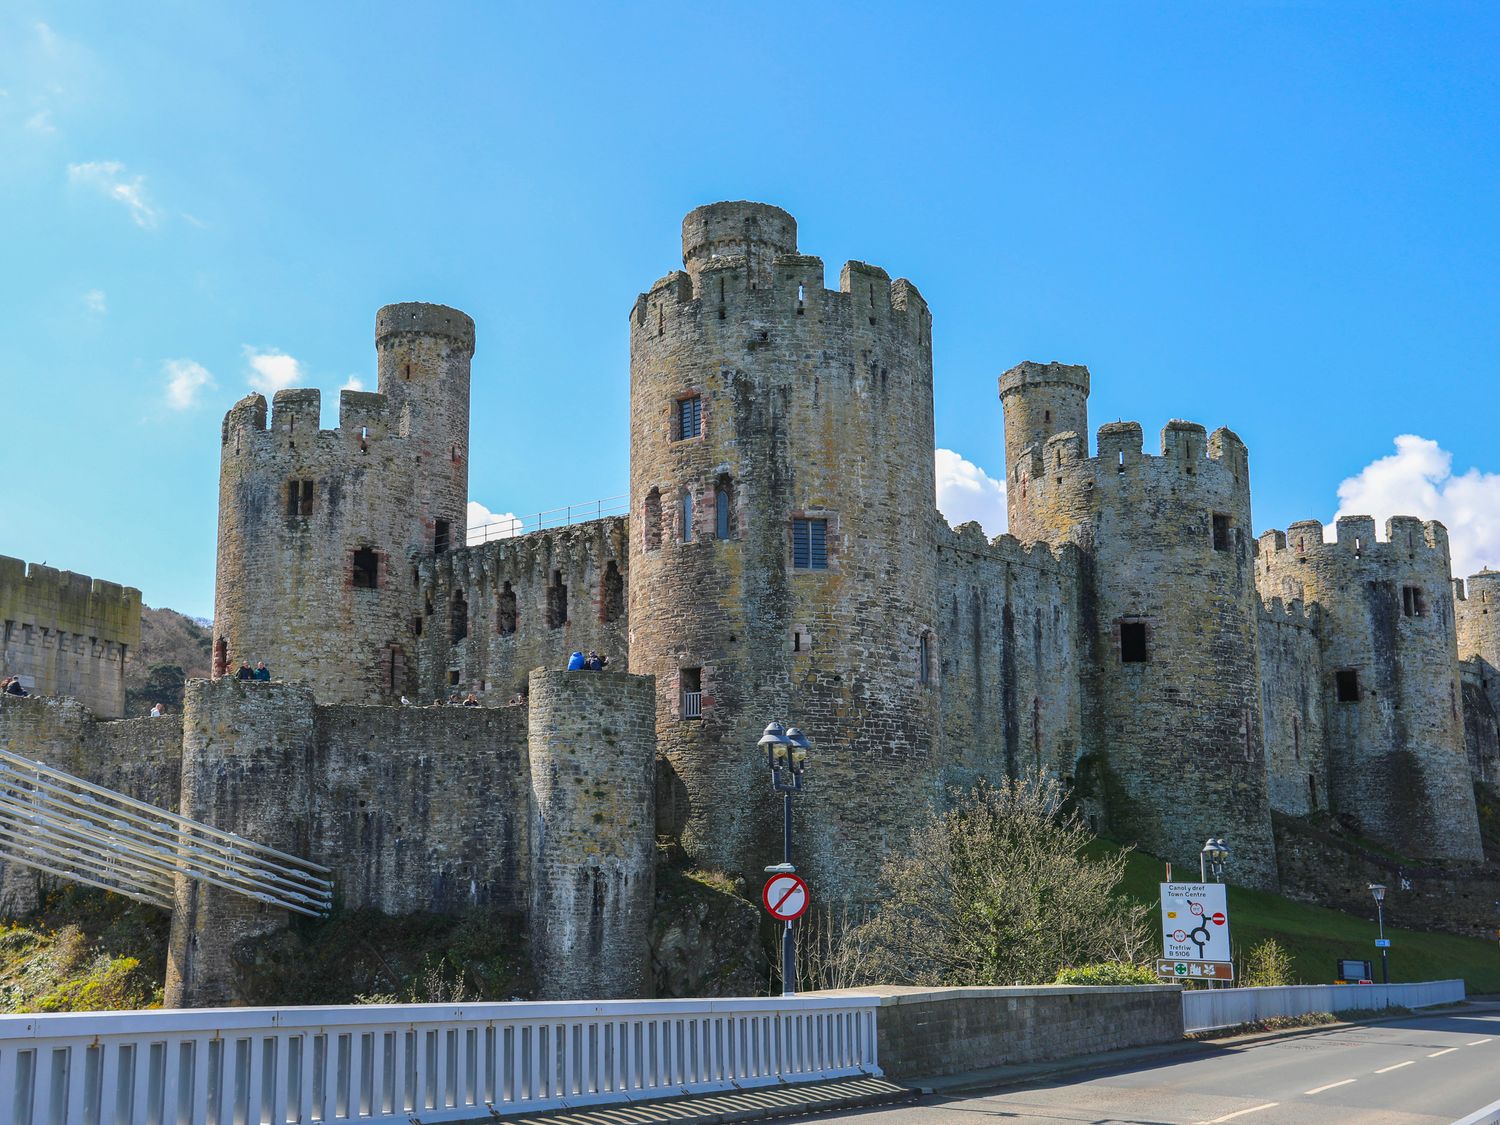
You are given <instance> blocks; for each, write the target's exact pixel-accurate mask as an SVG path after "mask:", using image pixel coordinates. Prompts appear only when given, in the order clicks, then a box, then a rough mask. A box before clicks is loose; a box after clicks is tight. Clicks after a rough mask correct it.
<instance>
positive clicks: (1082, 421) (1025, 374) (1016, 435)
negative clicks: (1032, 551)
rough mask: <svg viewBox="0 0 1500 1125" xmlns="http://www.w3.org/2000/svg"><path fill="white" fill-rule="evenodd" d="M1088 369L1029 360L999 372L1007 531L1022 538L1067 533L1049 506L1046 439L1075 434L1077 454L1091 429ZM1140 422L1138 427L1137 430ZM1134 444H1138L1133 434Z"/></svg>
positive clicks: (1084, 453) (1081, 452)
mask: <svg viewBox="0 0 1500 1125" xmlns="http://www.w3.org/2000/svg"><path fill="white" fill-rule="evenodd" d="M1088 401H1089V369H1088V368H1087V367H1083V366H1075V365H1073V364H1068V363H1032V362H1031V361H1030V360H1027V361H1026V362H1025V363H1019V364H1017V365H1016V366H1015V367H1012V368H1011V369H1010V370H1009V371H1007V372H1006V373H1005V374H1004V375H1001V376H1000V402H1001V404H1002V406H1003V408H1004V411H1005V469H1006V476H1005V479H1006V493H1005V504H1006V511H1007V515H1008V521H1007V522H1008V530H1009V531H1010V534H1012V535H1014V536H1016V537H1017V538H1018V539H1021V540H1028V539H1046V540H1048V541H1049V542H1053V543H1056V542H1059V541H1060V540H1061V539H1063V538H1066V535H1065V530H1066V529H1065V528H1063V527H1062V526H1060V525H1059V523H1060V521H1059V520H1057V519H1056V518H1055V513H1054V512H1052V511H1051V504H1050V503H1049V500H1051V499H1052V497H1051V489H1050V487H1049V485H1048V483H1047V474H1046V470H1045V467H1044V465H1045V462H1046V459H1045V457H1043V454H1044V453H1045V452H1046V446H1047V442H1048V441H1049V440H1050V439H1051V438H1053V437H1056V436H1057V435H1059V434H1072V435H1074V437H1075V439H1077V441H1078V443H1079V446H1080V449H1079V454H1078V455H1079V456H1082V457H1086V456H1088V450H1087V449H1084V448H1082V444H1083V442H1084V441H1085V440H1086V439H1087V437H1088V432H1089V406H1088ZM1139 430H1140V427H1139V426H1137V427H1136V431H1137V434H1139ZM1136 450H1137V452H1139V450H1140V444H1139V438H1138V437H1137V444H1136Z"/></svg>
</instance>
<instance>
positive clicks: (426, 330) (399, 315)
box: [375, 301, 474, 355]
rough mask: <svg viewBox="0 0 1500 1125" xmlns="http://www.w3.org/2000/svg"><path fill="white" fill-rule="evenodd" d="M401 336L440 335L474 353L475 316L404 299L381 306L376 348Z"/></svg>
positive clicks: (391, 343)
mask: <svg viewBox="0 0 1500 1125" xmlns="http://www.w3.org/2000/svg"><path fill="white" fill-rule="evenodd" d="M401 336H437V337H440V338H444V339H447V340H451V341H452V342H453V343H455V344H457V345H458V346H459V348H460V349H461V350H463V351H464V352H465V353H467V354H468V355H473V354H474V319H473V317H471V316H469V314H468V313H465V312H460V311H459V310H458V309H453V308H449V307H448V306H447V305H433V304H428V303H426V302H423V301H405V302H402V303H399V304H394V305H386V306H384V307H383V308H381V309H380V311H379V312H377V313H376V314H375V347H376V348H377V349H385V348H389V347H392V346H394V344H395V342H396V340H397V338H398V337H401Z"/></svg>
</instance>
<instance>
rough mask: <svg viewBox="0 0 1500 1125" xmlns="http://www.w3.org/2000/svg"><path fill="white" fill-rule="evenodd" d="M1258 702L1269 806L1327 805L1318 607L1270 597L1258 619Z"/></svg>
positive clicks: (1306, 809) (1298, 809)
mask: <svg viewBox="0 0 1500 1125" xmlns="http://www.w3.org/2000/svg"><path fill="white" fill-rule="evenodd" d="M1260 678H1261V707H1262V710H1263V712H1264V714H1265V724H1266V768H1267V771H1268V775H1269V776H1268V777H1267V782H1268V785H1269V791H1270V797H1271V808H1273V809H1274V810H1276V811H1277V812H1283V813H1289V814H1291V815H1294V816H1306V815H1308V814H1309V813H1315V812H1320V811H1324V810H1326V809H1327V808H1328V747H1327V740H1326V737H1325V731H1326V727H1325V722H1326V719H1325V711H1326V708H1325V703H1326V698H1327V693H1326V692H1325V691H1324V689H1323V676H1322V656H1321V653H1320V648H1319V642H1318V611H1317V607H1316V606H1314V607H1312V608H1311V609H1305V608H1304V607H1303V605H1302V603H1301V602H1297V601H1294V602H1292V603H1291V604H1290V605H1287V606H1283V605H1282V603H1281V599H1280V598H1273V599H1271V603H1270V605H1268V606H1266V607H1265V612H1264V614H1263V615H1262V617H1261V619H1260Z"/></svg>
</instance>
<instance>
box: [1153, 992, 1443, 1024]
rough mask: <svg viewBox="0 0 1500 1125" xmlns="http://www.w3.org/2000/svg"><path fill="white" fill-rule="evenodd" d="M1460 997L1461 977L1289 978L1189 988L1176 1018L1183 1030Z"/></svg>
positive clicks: (1407, 1005) (1416, 1005)
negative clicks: (1379, 980)
mask: <svg viewBox="0 0 1500 1125" xmlns="http://www.w3.org/2000/svg"><path fill="white" fill-rule="evenodd" d="M1463 998H1464V982H1463V981H1461V980H1429V981H1419V982H1416V983H1413V984H1293V985H1286V986H1283V987H1278V988H1195V989H1188V990H1185V991H1184V992H1183V994H1182V1022H1183V1026H1184V1029H1185V1030H1186V1031H1188V1032H1194V1031H1212V1030H1214V1029H1216V1028H1221V1027H1236V1026H1238V1025H1240V1024H1244V1023H1254V1022H1256V1021H1257V1020H1265V1019H1272V1018H1274V1017H1277V1016H1305V1015H1307V1014H1308V1013H1309V1012H1335V1013H1337V1012H1351V1011H1378V1010H1380V1009H1382V1008H1395V1007H1400V1008H1427V1007H1431V1006H1432V1005H1434V1004H1454V1003H1457V1002H1458V1001H1460V1000H1462V999H1463Z"/></svg>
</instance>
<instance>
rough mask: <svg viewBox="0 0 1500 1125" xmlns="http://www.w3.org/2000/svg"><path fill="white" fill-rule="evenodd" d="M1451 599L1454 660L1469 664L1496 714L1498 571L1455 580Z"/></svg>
mask: <svg viewBox="0 0 1500 1125" xmlns="http://www.w3.org/2000/svg"><path fill="white" fill-rule="evenodd" d="M1453 599H1454V600H1453V611H1454V625H1455V628H1456V630H1457V632H1458V658H1459V659H1460V660H1464V661H1468V662H1470V663H1471V664H1473V666H1474V670H1475V673H1476V674H1477V677H1478V683H1479V687H1480V689H1481V690H1483V692H1484V693H1485V695H1487V696H1489V699H1490V706H1491V707H1492V708H1494V709H1495V710H1496V711H1500V571H1494V570H1482V571H1480V572H1479V573H1478V574H1474V575H1470V577H1469V579H1468V581H1467V582H1465V581H1464V580H1462V579H1456V580H1455V581H1454V583H1453Z"/></svg>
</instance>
